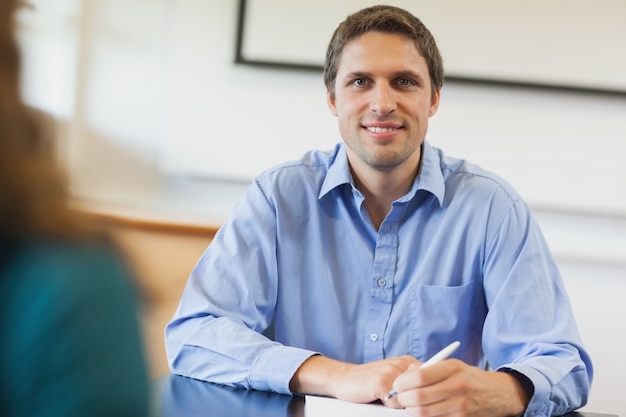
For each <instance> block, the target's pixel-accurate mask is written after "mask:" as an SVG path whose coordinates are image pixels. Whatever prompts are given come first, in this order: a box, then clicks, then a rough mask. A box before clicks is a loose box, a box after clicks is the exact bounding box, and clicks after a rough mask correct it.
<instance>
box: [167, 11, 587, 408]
mask: <svg viewBox="0 0 626 417" xmlns="http://www.w3.org/2000/svg"><path fill="white" fill-rule="evenodd" d="M324 81H325V84H326V91H327V101H328V106H329V108H330V111H331V113H332V114H333V115H334V116H335V117H337V119H338V123H339V133H340V135H341V137H342V139H343V143H339V144H338V145H337V146H335V148H334V149H332V150H330V151H327V152H323V151H311V152H308V153H307V154H306V155H304V156H303V157H302V158H301V159H299V160H298V161H293V162H289V163H285V164H282V165H280V166H276V167H273V168H271V169H268V170H266V171H265V172H263V173H261V174H260V175H259V176H258V177H257V178H256V179H255V180H254V182H253V183H252V184H251V185H250V186H249V188H248V189H247V191H246V193H245V195H244V197H243V199H242V200H241V201H240V202H239V203H238V205H237V206H236V207H235V208H234V210H233V213H232V214H231V216H230V219H229V221H228V222H226V223H225V224H224V226H223V227H222V228H221V229H220V230H219V232H218V233H217V235H216V236H215V239H214V240H213V242H212V243H211V245H210V246H209V247H208V248H207V250H206V251H205V253H204V254H203V255H202V257H201V259H200V261H199V262H198V264H197V265H196V267H195V268H194V270H193V271H192V273H191V275H190V277H189V282H188V284H187V287H186V288H185V291H184V294H183V296H182V299H181V302H180V305H179V308H178V310H177V312H176V314H175V315H174V317H173V319H172V321H171V322H170V323H169V325H168V327H167V328H166V332H165V337H166V346H167V353H168V359H169V363H170V366H171V368H172V370H173V372H175V373H179V374H183V375H189V376H192V377H194V378H198V379H204V380H208V381H213V382H219V383H223V384H228V385H234V386H239V387H245V388H253V389H259V390H271V391H278V392H284V393H290V392H295V393H304V394H317V395H325V396H330V397H336V398H339V399H343V400H347V401H354V402H362V403H363V402H365V403H366V402H371V401H375V400H381V401H383V402H384V403H385V404H386V405H388V406H390V407H395V408H400V407H404V408H406V410H407V412H409V413H410V414H412V415H415V416H451V415H454V416H492V417H493V416H515V415H520V414H523V413H525V414H526V415H528V416H551V415H561V414H565V413H567V412H569V411H571V410H573V409H575V408H578V407H581V406H582V405H584V404H585V403H586V401H587V397H588V395H589V389H590V384H591V379H592V375H593V370H592V364H591V361H590V358H589V355H588V354H587V352H586V350H585V348H584V346H583V345H582V341H581V338H580V335H579V333H578V329H577V326H576V323H575V320H574V316H573V314H572V310H571V306H570V302H569V299H568V296H567V293H566V289H565V286H564V284H563V281H562V279H561V276H560V274H559V271H558V268H557V265H556V263H555V262H554V259H553V257H552V255H551V253H550V249H549V247H548V245H547V243H546V241H545V239H544V238H543V236H542V233H541V231H540V229H539V226H538V225H537V223H536V221H535V220H534V218H533V215H532V213H531V211H530V208H529V207H528V205H527V204H526V203H525V202H524V201H523V199H522V198H521V197H520V195H519V194H518V193H517V192H516V191H515V190H514V189H513V188H512V187H511V186H510V185H509V184H508V183H507V182H505V181H504V180H503V179H502V178H500V177H498V176H497V175H495V174H493V173H491V172H489V171H486V170H484V169H482V168H480V167H478V166H476V165H474V164H472V163H470V162H468V161H465V160H462V159H457V158H453V157H450V156H448V155H446V154H445V153H444V152H443V151H442V150H440V149H438V148H436V147H434V146H432V145H431V144H430V143H429V141H428V140H426V133H427V130H428V121H429V118H430V117H432V116H433V115H435V113H436V112H437V109H438V106H439V100H440V98H441V96H442V93H441V87H442V84H443V64H442V59H441V56H440V54H439V51H438V48H437V45H436V43H435V40H434V38H433V36H432V35H431V33H430V32H429V31H428V29H427V28H426V27H425V26H424V25H423V24H422V22H421V21H419V19H417V18H416V17H415V16H413V15H412V14H410V13H408V12H406V11H405V10H402V9H399V8H395V7H390V6H377V7H372V8H367V9H364V10H361V11H359V12H357V13H355V14H353V15H350V16H349V17H348V18H347V19H346V20H345V21H344V22H342V23H341V24H340V25H339V27H338V28H337V30H336V31H335V33H334V35H333V37H332V38H331V41H330V44H329V47H328V52H327V55H326V65H325V71H324ZM275 122H276V123H275V128H276V129H280V113H278V115H277V117H276V120H275ZM305 126H306V123H303V128H304V127H305ZM303 134H306V129H303V131H302V132H293V140H298V137H299V136H301V135H303ZM464 139H466V138H458V140H464ZM529 170H532V167H529ZM272 323H273V324H274V330H275V339H274V340H271V339H269V338H267V337H265V336H264V335H263V334H262V332H264V331H265V330H266V329H267V328H269V327H270V325H271V324H272ZM455 340H458V341H460V342H461V347H460V348H459V349H458V350H457V351H456V352H455V353H454V354H453V356H452V357H451V358H450V359H447V360H444V361H442V362H440V363H438V364H436V365H433V366H430V367H428V368H420V365H421V364H422V362H423V361H425V360H427V359H428V358H430V357H431V356H432V355H434V354H435V353H436V352H437V351H439V350H440V349H441V348H443V347H444V346H446V345H448V344H449V343H451V342H453V341H455ZM392 389H394V390H396V391H397V392H398V395H397V396H396V397H392V398H388V395H387V394H388V392H389V391H390V390H392Z"/></svg>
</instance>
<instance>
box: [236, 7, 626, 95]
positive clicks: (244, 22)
mask: <svg viewBox="0 0 626 417" xmlns="http://www.w3.org/2000/svg"><path fill="white" fill-rule="evenodd" d="M250 1H254V0H239V4H238V13H237V34H236V45H235V63H236V64H241V65H250V66H256V67H265V68H275V69H289V70H297V71H315V72H321V71H323V64H321V63H320V64H311V63H304V62H293V61H288V60H281V59H272V58H267V59H265V58H258V57H256V58H255V57H250V56H248V55H247V53H246V46H247V45H246V34H247V32H246V30H249V20H250V12H249V3H250ZM624 46H625V47H626V39H624ZM537 65H539V64H537ZM445 79H446V81H453V82H460V83H470V84H485V85H493V86H506V87H519V88H531V89H549V90H550V89H551V90H560V91H573V92H578V93H581V92H582V93H590V94H601V95H612V96H621V97H626V87H624V88H622V87H621V86H620V87H616V88H608V87H597V86H588V85H585V84H573V83H567V82H565V83H558V82H556V83H554V82H540V81H528V80H524V79H516V78H515V77H497V78H496V77H488V76H480V75H473V74H472V75H465V74H461V73H455V72H454V71H446V76H445ZM625 85H626V84H625Z"/></svg>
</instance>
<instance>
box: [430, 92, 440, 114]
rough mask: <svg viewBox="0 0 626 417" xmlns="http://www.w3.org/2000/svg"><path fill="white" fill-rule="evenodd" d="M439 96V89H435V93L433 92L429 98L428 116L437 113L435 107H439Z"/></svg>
mask: <svg viewBox="0 0 626 417" xmlns="http://www.w3.org/2000/svg"><path fill="white" fill-rule="evenodd" d="M440 97H441V89H439V90H437V91H436V92H435V94H433V97H432V99H431V100H430V107H429V109H428V117H431V116H434V115H435V113H437V109H438V108H439V98H440Z"/></svg>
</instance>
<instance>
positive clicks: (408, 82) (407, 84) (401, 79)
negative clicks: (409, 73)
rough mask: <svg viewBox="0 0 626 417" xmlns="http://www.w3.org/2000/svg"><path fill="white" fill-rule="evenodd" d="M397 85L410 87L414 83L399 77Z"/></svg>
mask: <svg viewBox="0 0 626 417" xmlns="http://www.w3.org/2000/svg"><path fill="white" fill-rule="evenodd" d="M398 85H399V86H401V87H410V86H412V85H415V82H414V81H413V80H411V79H408V78H400V79H398Z"/></svg>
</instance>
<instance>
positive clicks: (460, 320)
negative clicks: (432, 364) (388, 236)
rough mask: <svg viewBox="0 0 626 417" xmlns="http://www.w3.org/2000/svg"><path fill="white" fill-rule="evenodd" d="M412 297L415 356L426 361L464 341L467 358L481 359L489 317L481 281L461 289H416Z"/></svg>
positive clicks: (412, 348)
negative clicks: (456, 341) (456, 342)
mask: <svg viewBox="0 0 626 417" xmlns="http://www.w3.org/2000/svg"><path fill="white" fill-rule="evenodd" d="M409 293H410V300H409V305H410V324H409V345H410V346H409V349H410V354H411V355H412V356H414V357H416V358H417V359H419V360H422V361H424V360H426V359H428V358H429V357H430V356H432V355H433V354H434V353H436V352H437V351H438V350H439V349H441V348H443V347H444V346H447V345H448V344H450V343H451V342H453V341H455V340H459V341H461V343H462V345H461V349H460V351H463V352H465V353H466V354H465V355H464V356H467V355H469V356H472V357H474V358H475V357H476V355H478V356H480V354H479V351H481V350H482V349H481V339H482V328H483V324H484V322H485V316H486V314H487V307H486V303H485V297H484V294H483V291H482V285H481V281H480V280H478V279H474V280H471V281H470V282H468V283H466V284H463V285H459V286H438V285H413V286H412V287H411V288H410V291H409ZM472 352H473V353H472ZM468 359H469V358H468Z"/></svg>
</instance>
